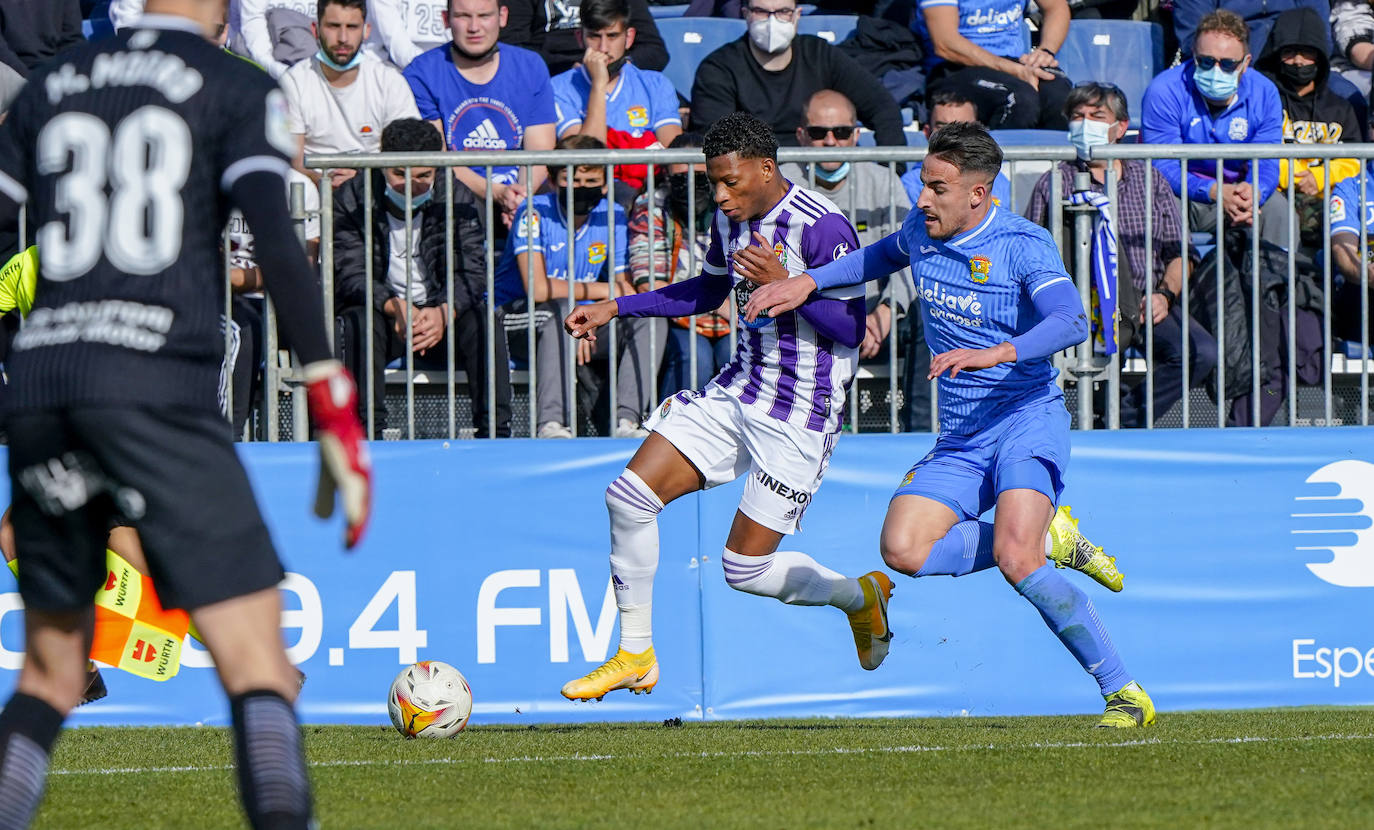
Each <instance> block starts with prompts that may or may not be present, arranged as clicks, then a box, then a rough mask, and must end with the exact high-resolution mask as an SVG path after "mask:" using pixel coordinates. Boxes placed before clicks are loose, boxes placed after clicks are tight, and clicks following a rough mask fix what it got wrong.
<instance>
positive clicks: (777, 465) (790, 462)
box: [644, 383, 839, 533]
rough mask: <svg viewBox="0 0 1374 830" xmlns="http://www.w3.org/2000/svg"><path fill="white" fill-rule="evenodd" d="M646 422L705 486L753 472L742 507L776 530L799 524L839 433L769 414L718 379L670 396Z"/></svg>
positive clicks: (795, 527)
mask: <svg viewBox="0 0 1374 830" xmlns="http://www.w3.org/2000/svg"><path fill="white" fill-rule="evenodd" d="M644 426H645V427H647V428H648V429H650V430H652V431H654V432H657V433H658V434H659V435H662V436H663V437H664V438H666V439H668V441H669V443H671V444H672V445H673V446H674V447H676V448H677V449H678V451H679V452H681V453H682V454H683V455H684V456H686V457H687V460H688V461H690V462H692V466H694V467H696V468H697V472H699V473H701V475H702V477H703V478H705V479H706V487H705V489H708V490H709V489H710V488H712V487H715V486H717V485H719V484H727V483H729V482H731V481H734V480H735V479H737V478H739V477H740V476H742V475H744V474H745V473H748V474H749V480H748V481H747V482H745V485H744V496H743V498H741V499H740V503H739V509H740V510H741V511H742V512H743V513H744V515H746V516H748V517H749V518H751V519H753V520H754V521H756V522H758V523H759V524H761V525H763V526H764V527H767V528H770V529H772V530H776V531H777V532H778V533H795V532H797V530H798V529H799V527H800V525H801V517H802V514H803V513H805V512H806V507H807V505H809V504H810V503H811V498H812V496H814V495H815V494H816V490H818V489H819V488H820V486H821V478H822V477H823V476H824V475H825V468H826V467H827V466H829V464H830V453H831V451H832V450H834V448H835V440H836V439H837V438H839V435H838V434H836V433H825V432H814V431H812V430H809V429H807V428H805V427H801V426H797V425H796V424H791V423H788V422H787V421H779V420H778V419H777V418H771V417H769V416H768V413H767V412H764V411H762V410H760V409H759V408H758V407H754V406H750V405H749V404H745V403H741V402H740V400H739V399H738V398H736V397H735V396H734V395H731V394H730V393H729V392H726V391H725V390H724V389H721V388H720V387H719V386H717V385H715V384H714V383H711V384H707V386H706V389H705V390H704V391H702V392H678V393H677V394H675V395H672V396H670V397H668V398H666V399H665V400H664V401H663V403H661V404H659V406H658V409H656V410H654V413H653V415H651V416H650V417H649V420H647V421H645V423H644Z"/></svg>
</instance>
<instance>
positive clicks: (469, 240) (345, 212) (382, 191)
mask: <svg viewBox="0 0 1374 830" xmlns="http://www.w3.org/2000/svg"><path fill="white" fill-rule="evenodd" d="M381 149H382V151H383V152H388V153H437V152H439V151H440V150H442V149H443V139H442V138H441V137H440V135H439V131H438V130H436V129H434V127H433V126H432V125H430V124H428V123H426V122H424V121H422V120H420V119H418V118H402V119H398V120H396V121H393V122H391V123H390V124H388V125H386V128H385V129H384V130H383V131H382V142H381ZM364 175H370V176H371V177H372V204H371V206H370V207H371V210H370V212H369V210H368V207H369V206H368V205H367V203H366V199H365V196H366V191H365V190H364ZM364 175H359V176H356V177H354V178H353V179H350V180H349V181H347V182H345V183H344V185H343V186H342V187H340V188H339V189H338V190H337V191H335V195H334V217H335V219H334V274H335V286H336V287H335V292H336V295H335V296H336V299H335V303H336V307H337V319H338V326H339V328H338V330H339V333H340V337H339V342H338V350H339V353H340V357H341V359H342V360H343V361H344V362H345V364H346V365H348V367H349V368H350V369H351V370H352V371H353V373H354V375H355V376H356V377H357V378H358V383H359V387H360V389H364V390H365V389H367V388H368V387H369V385H370V386H371V389H372V395H373V401H374V405H375V410H374V411H375V413H376V424H377V431H378V433H380V431H381V429H382V428H383V427H385V426H386V414H387V409H386V394H385V393H386V380H385V370H386V365H387V364H388V363H390V362H391V361H392V360H395V359H396V358H398V357H401V356H403V355H405V353H406V351H407V346H409V349H410V351H412V352H413V353H414V355H413V358H412V359H413V361H414V363H415V365H417V366H419V367H421V368H429V369H438V370H442V369H445V368H447V365H448V347H447V340H448V339H449V338H453V341H454V352H455V356H454V359H455V361H456V367H459V368H462V369H463V370H464V371H465V372H466V373H467V379H468V391H469V394H470V395H471V397H472V420H473V426H474V427H475V428H476V434H477V435H478V436H481V437H485V436H486V435H487V434H488V429H487V417H488V413H489V412H490V409H491V407H489V405H488V401H487V337H488V336H489V333H488V331H487V314H486V302H487V299H486V296H485V294H486V238H485V236H484V235H483V232H482V224H481V221H480V220H479V214H478V210H479V207H480V206H479V205H478V204H477V202H476V200H475V199H474V198H473V196H472V194H470V193H468V192H467V189H466V188H463V187H461V186H460V187H458V188H457V189H456V191H455V192H454V194H453V202H454V204H453V229H452V233H453V235H452V237H451V238H449V237H448V229H447V225H446V221H447V210H448V205H447V202H448V189H449V187H450V186H452V182H451V181H450V180H449V177H448V176H447V175H444V174H443V171H437V170H436V169H435V168H433V167H410V168H404V167H389V168H384V169H381V170H372V171H370V172H368V173H366V174H364ZM407 179H409V181H408V182H407ZM407 187H408V188H409V196H410V201H409V213H410V226H409V227H408V228H407V226H406V213H407V202H406V195H407V193H406V191H407ZM369 222H370V223H371V228H370V230H371V235H372V249H371V256H372V262H371V265H372V308H371V309H369V308H368V307H367V265H368V262H367V257H368V247H367V235H368V230H369ZM450 244H451V245H452V248H453V254H454V256H453V259H454V271H453V273H452V274H451V275H449V274H446V273H445V267H446V266H445V261H446V255H445V249H446V248H447V247H448V246H449V245H450ZM450 279H451V280H452V282H453V306H452V307H450V306H449V303H448V284H449V280H450ZM369 314H370V315H371V317H372V321H371V323H370V325H371V328H370V329H369V328H368V326H369V323H368V319H367V318H368V316H369ZM497 325H498V327H499V326H500V318H499V317H498V318H497ZM498 331H499V328H498ZM369 332H370V334H371V336H372V342H373V348H372V363H371V364H370V365H369V364H368V363H367V337H368V334H369ZM495 351H496V361H495V370H496V406H495V410H496V414H495V417H496V434H497V435H498V436H503V437H504V436H509V435H510V418H511V404H510V401H511V390H510V371H509V369H508V368H507V367H508V365H509V363H508V360H507V357H506V344H505V338H503V337H500V336H499V335H498V336H497V339H496V343H495ZM369 378H371V383H370V384H369V383H368V379H369ZM365 400H366V399H365V398H361V396H360V404H359V406H360V409H361V411H360V416H361V417H362V418H363V422H364V423H366V419H367V410H366V403H361V401H365Z"/></svg>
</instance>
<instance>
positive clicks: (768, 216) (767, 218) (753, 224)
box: [745, 179, 797, 229]
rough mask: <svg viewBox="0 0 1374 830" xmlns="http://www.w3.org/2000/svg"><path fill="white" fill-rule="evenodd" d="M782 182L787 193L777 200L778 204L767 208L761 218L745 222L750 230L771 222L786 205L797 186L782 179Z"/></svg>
mask: <svg viewBox="0 0 1374 830" xmlns="http://www.w3.org/2000/svg"><path fill="white" fill-rule="evenodd" d="M783 181H785V182H787V192H786V193H784V194H782V198H781V199H779V200H778V203H777V204H775V205H773V206H772V207H771V208H769V209H768V212H767V213H765V214H764V215H763V216H761V217H760V218H758V219H749V220H747V221H746V223H745V224H747V225H749V227H750V228H751V229H756V228H758V227H759V226H760V225H762V224H764V223H765V222H771V221H773V220H774V219H776V218H777V215H778V212H779V209H780V208H781V207H782V206H783V205H785V204H787V200H788V198H789V197H790V196H791V195H792V191H793V190H795V189H796V188H797V185H796V184H794V183H793V182H790V181H788V180H787V179H783Z"/></svg>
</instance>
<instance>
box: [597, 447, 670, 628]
mask: <svg viewBox="0 0 1374 830" xmlns="http://www.w3.org/2000/svg"><path fill="white" fill-rule="evenodd" d="M606 509H607V510H608V511H610V514H611V581H612V583H614V585H615V604H616V606H617V607H618V608H619V609H620V647H621V648H623V649H625V650H626V651H628V652H630V653H631V654H639V653H641V652H644V651H647V650H648V649H649V648H650V647H652V646H653V644H654V637H653V630H654V629H653V608H654V572H655V571H657V570H658V513H659V511H660V510H662V509H663V502H662V501H660V500H659V498H658V496H656V495H654V491H653V490H651V489H649V486H648V485H647V484H645V483H644V482H643V480H641V479H640V477H639V476H637V475H635V474H634V473H632V472H630V471H629V470H625V471H624V472H623V473H621V474H620V477H619V478H617V479H616V480H615V481H612V482H611V486H610V487H607V488H606Z"/></svg>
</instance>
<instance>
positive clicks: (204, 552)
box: [7, 406, 284, 611]
mask: <svg viewBox="0 0 1374 830" xmlns="http://www.w3.org/2000/svg"><path fill="white" fill-rule="evenodd" d="M7 426H8V427H9V437H10V452H9V464H10V486H11V489H12V494H13V495H12V500H13V508H12V510H11V517H12V520H13V522H14V532H15V540H16V541H15V546H16V548H17V549H18V551H19V555H20V557H21V559H22V561H23V566H22V567H21V568H20V573H21V577H20V579H19V592H20V595H21V596H22V597H23V598H24V603H25V605H26V606H28V607H30V608H35V609H39V610H43V611H68V610H75V609H79V608H84V607H86V606H89V605H90V604H91V602H92V600H93V599H94V597H95V592H96V590H97V589H98V588H99V587H100V585H101V583H102V581H103V580H104V579H105V573H106V572H105V543H106V538H107V536H108V534H109V530H110V527H111V524H112V523H114V522H116V521H117V520H118V519H120V518H122V519H123V520H127V521H118V523H120V524H124V523H128V524H132V525H133V526H134V527H135V528H137V530H138V533H139V537H140V538H141V540H142V542H143V550H144V552H145V554H146V555H147V557H148V569H149V572H150V573H149V575H150V576H151V577H152V578H153V583H154V585H156V587H157V592H158V598H159V599H160V600H161V602H162V605H163V607H166V608H185V609H195V608H199V607H201V606H203V605H209V604H211V603H214V602H219V601H221V600H225V599H230V598H232V597H237V596H242V595H244V594H249V593H253V592H255V591H259V590H262V589H264V588H270V587H272V586H274V585H276V584H278V583H279V582H281V580H282V578H283V576H284V574H283V572H282V567H281V562H280V561H279V560H278V559H277V554H276V550H275V549H274V548H273V546H272V539H271V536H270V535H269V534H268V532H267V527H266V525H264V524H263V521H262V515H261V514H260V513H259V512H258V505H257V502H256V500H255V499H254V498H253V491H252V489H251V487H250V486H249V484H248V476H247V474H246V473H245V472H244V469H243V465H242V464H240V463H239V459H238V455H237V454H236V453H235V452H234V444H233V442H232V441H231V440H230V435H229V425H228V423H226V422H225V420H224V419H223V418H222V417H220V416H219V415H217V414H216V413H214V412H209V411H206V412H199V411H194V410H189V409H180V408H172V407H167V408H162V409H159V410H156V411H154V410H152V409H144V408H137V407H129V406H83V407H73V408H67V409H59V410H39V411H25V412H17V413H11V414H10V416H9V417H8V418H7Z"/></svg>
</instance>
